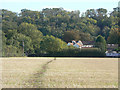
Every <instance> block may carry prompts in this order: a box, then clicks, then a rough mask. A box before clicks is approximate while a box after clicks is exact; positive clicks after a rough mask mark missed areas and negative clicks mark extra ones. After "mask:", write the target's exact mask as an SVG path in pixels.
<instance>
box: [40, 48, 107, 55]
mask: <svg viewBox="0 0 120 90" xmlns="http://www.w3.org/2000/svg"><path fill="white" fill-rule="evenodd" d="M39 56H49V57H100V56H105V53H103V52H101V50H100V49H99V48H82V49H78V48H69V49H63V50H62V51H59V52H51V53H49V54H39Z"/></svg>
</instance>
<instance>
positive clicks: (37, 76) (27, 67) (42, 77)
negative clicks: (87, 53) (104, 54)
mask: <svg viewBox="0 0 120 90" xmlns="http://www.w3.org/2000/svg"><path fill="white" fill-rule="evenodd" d="M2 83H3V85H2V87H3V88H117V87H118V58H57V59H56V60H54V58H2Z"/></svg>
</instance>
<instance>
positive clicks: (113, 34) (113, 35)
mask: <svg viewBox="0 0 120 90" xmlns="http://www.w3.org/2000/svg"><path fill="white" fill-rule="evenodd" d="M119 38H120V29H118V28H116V27H113V28H111V30H110V33H109V36H108V39H107V40H108V43H111V44H119V43H120V40H119Z"/></svg>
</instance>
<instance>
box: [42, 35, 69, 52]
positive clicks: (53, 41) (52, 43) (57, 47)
mask: <svg viewBox="0 0 120 90" xmlns="http://www.w3.org/2000/svg"><path fill="white" fill-rule="evenodd" d="M40 47H41V50H42V51H45V52H47V53H49V54H50V53H55V52H58V51H61V50H62V49H64V48H67V44H66V43H65V42H64V41H62V40H61V39H59V38H55V37H54V36H48V35H47V36H44V38H43V41H42V42H41V43H40Z"/></svg>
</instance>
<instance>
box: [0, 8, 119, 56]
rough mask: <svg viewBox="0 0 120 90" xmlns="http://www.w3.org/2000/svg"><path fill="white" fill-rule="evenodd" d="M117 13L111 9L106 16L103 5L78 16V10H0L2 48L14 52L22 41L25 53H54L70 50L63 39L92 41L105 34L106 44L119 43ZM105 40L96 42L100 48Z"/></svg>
mask: <svg viewBox="0 0 120 90" xmlns="http://www.w3.org/2000/svg"><path fill="white" fill-rule="evenodd" d="M117 14H118V15H117ZM119 14H120V13H119V12H117V11H113V12H112V13H110V16H109V17H108V16H107V10H106V9H103V8H98V9H89V10H87V11H86V12H85V13H84V14H83V15H82V16H81V17H80V11H79V10H76V11H66V10H64V9H63V8H52V9H51V8H46V9H43V10H42V11H32V10H28V9H22V10H21V12H20V13H19V14H17V13H14V12H12V11H8V10H5V9H2V16H0V17H2V31H3V38H2V39H3V47H4V48H5V49H6V50H7V51H8V50H9V49H10V52H12V50H11V48H14V49H15V50H16V51H15V52H17V51H18V50H20V51H21V49H23V42H24V49H25V52H24V53H27V54H28V55H31V54H37V55H40V54H41V53H42V54H45V53H46V54H48V53H49V54H50V53H51V54H52V53H53V52H54V54H55V52H56V53H57V52H62V51H63V49H66V50H64V51H66V52H67V51H69V50H68V48H69V49H70V48H72V49H73V47H67V44H66V43H65V42H64V41H66V42H69V41H71V40H81V41H94V40H95V39H96V38H97V36H98V35H102V36H103V37H105V40H107V43H112V44H120V39H119V38H120V33H119V32H120V31H119V29H118V28H119V25H118V24H119V22H118V20H119V16H120V15H119ZM47 35H49V36H47ZM105 40H103V41H99V42H96V46H97V47H99V48H100V49H101V50H102V51H105V49H106V48H105ZM102 45H103V46H102ZM15 52H14V53H15ZM70 52H72V50H71V51H70ZM75 52H76V51H75ZM6 53H7V52H6ZM17 54H18V55H20V53H16V54H15V56H17ZM4 55H5V54H4ZM7 55H9V54H6V56H7ZM12 55H13V54H11V56H12ZM22 55H23V53H21V55H20V56H22ZM76 55H78V54H76ZM9 56H10V55H9ZM13 56H14V55H13Z"/></svg>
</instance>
